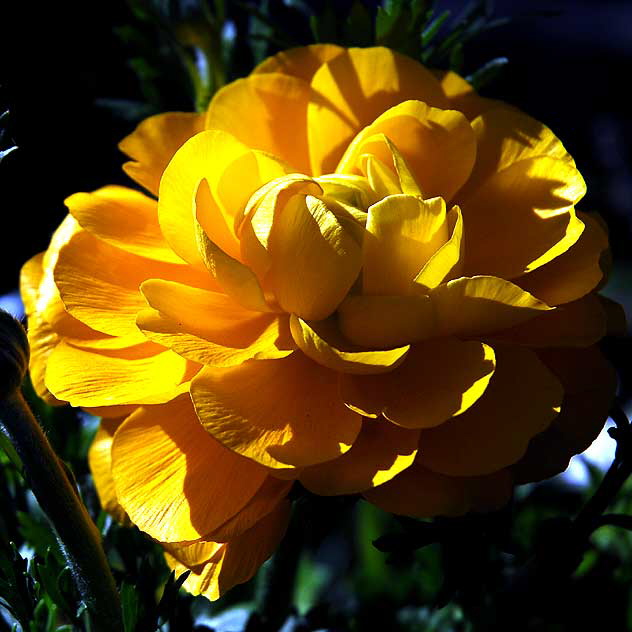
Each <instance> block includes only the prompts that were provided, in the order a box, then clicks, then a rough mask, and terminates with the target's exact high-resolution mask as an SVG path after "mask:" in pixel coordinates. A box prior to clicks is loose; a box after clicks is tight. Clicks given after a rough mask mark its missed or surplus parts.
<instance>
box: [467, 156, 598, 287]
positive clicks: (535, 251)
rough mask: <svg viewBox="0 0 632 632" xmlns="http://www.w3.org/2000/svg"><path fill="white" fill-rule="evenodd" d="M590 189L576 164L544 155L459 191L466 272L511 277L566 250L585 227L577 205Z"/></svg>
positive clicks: (516, 164)
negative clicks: (466, 191)
mask: <svg viewBox="0 0 632 632" xmlns="http://www.w3.org/2000/svg"><path fill="white" fill-rule="evenodd" d="M585 192H586V185H585V183H584V180H583V178H582V177H581V175H580V173H579V172H578V171H577V169H575V167H574V166H573V165H572V164H570V163H569V162H566V161H563V160H557V159H554V158H549V157H539V158H530V159H527V160H521V161H519V162H516V163H513V164H512V165H511V166H510V167H508V168H506V169H503V170H502V171H499V172H496V173H495V174H494V175H493V176H492V177H490V178H488V179H487V180H486V181H485V182H484V183H483V184H482V185H481V186H480V187H479V188H478V189H476V191H475V192H474V193H473V194H471V195H468V196H466V197H464V198H462V199H461V196H459V204H460V206H461V209H462V211H463V220H464V223H465V226H466V232H467V243H468V247H467V251H466V256H465V259H466V262H465V273H466V274H490V275H493V276H498V277H502V278H505V279H512V278H514V277H517V276H520V275H521V274H524V273H526V272H529V271H531V270H535V269H536V268H538V267H539V266H542V265H544V264H545V263H548V262H549V261H552V260H553V259H555V257H558V256H559V255H561V254H563V253H564V252H566V251H567V250H568V249H569V248H570V247H571V246H573V244H575V243H576V242H577V240H578V239H579V237H580V235H581V233H582V231H583V230H584V224H583V223H582V222H581V220H579V219H578V218H577V216H576V214H575V210H574V208H573V205H574V204H576V203H577V202H578V201H579V200H580V199H581V198H582V197H583V195H584V193H585Z"/></svg>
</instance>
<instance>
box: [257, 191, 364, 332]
mask: <svg viewBox="0 0 632 632" xmlns="http://www.w3.org/2000/svg"><path fill="white" fill-rule="evenodd" d="M268 250H269V253H270V258H271V268H270V272H269V279H270V286H271V288H272V290H273V292H274V295H275V297H276V300H277V301H278V303H279V305H280V306H281V307H282V308H283V309H284V310H285V311H286V312H290V313H294V314H297V315H298V316H300V317H301V318H305V319H307V320H312V319H313V320H322V319H324V318H327V317H328V316H329V315H330V314H332V313H333V312H334V310H335V309H336V307H338V305H339V304H340V302H341V301H342V299H343V298H344V297H345V295H346V294H347V292H348V291H349V288H350V287H351V286H352V285H353V283H354V281H355V280H356V278H357V277H358V274H359V272H360V266H361V264H362V251H361V250H360V246H358V244H357V242H356V241H355V239H354V237H353V233H352V232H351V231H349V230H347V229H346V228H345V225H344V224H343V223H341V222H340V221H339V220H338V218H337V217H336V215H335V214H334V213H333V212H332V211H331V210H329V209H328V208H327V206H326V205H325V204H324V202H322V201H321V200H319V199H318V198H315V197H313V196H311V195H307V196H299V195H297V196H295V197H293V198H292V199H291V200H290V201H289V202H288V204H287V205H286V206H285V208H284V209H283V212H282V213H281V214H280V215H279V216H278V218H277V219H276V220H275V222H274V224H273V226H272V231H271V233H270V241H269V247H268ZM297 253H300V255H299V256H297Z"/></svg>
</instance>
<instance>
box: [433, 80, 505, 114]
mask: <svg viewBox="0 0 632 632" xmlns="http://www.w3.org/2000/svg"><path fill="white" fill-rule="evenodd" d="M433 73H434V75H435V77H437V79H439V82H440V83H441V88H442V89H443V92H444V94H445V96H446V98H447V100H448V108H449V109H450V110H458V111H459V112H463V114H465V116H466V117H467V120H468V121H471V120H472V119H475V118H476V117H477V116H479V115H480V114H482V113H483V112H485V111H487V110H489V109H491V108H494V107H498V106H499V105H500V102H499V101H495V100H493V99H486V98H484V97H481V96H479V95H478V94H476V92H475V91H474V88H472V86H471V85H470V84H469V83H468V82H467V81H465V79H463V77H460V76H459V75H457V74H456V73H455V72H453V71H452V70H447V71H443V70H434V71H433Z"/></svg>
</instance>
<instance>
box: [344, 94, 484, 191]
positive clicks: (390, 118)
mask: <svg viewBox="0 0 632 632" xmlns="http://www.w3.org/2000/svg"><path fill="white" fill-rule="evenodd" d="M384 136H385V137H386V138H388V140H389V141H390V143H385V142H384V140H383V138H384ZM389 144H392V145H394V146H395V147H396V148H397V151H398V152H399V154H401V156H402V157H403V158H404V160H405V161H406V164H407V165H408V167H409V168H410V171H411V173H412V175H413V176H414V179H415V182H416V183H417V184H418V185H419V188H420V189H421V190H422V191H423V193H424V197H437V196H441V197H443V198H444V199H445V200H446V201H447V200H450V199H452V197H453V196H454V194H455V193H456V192H457V191H458V190H459V189H460V188H461V186H462V185H463V184H464V183H465V182H466V180H467V179H468V177H469V175H470V172H471V171H472V167H473V165H474V162H475V159H476V137H475V136H474V132H473V131H472V128H471V126H470V124H469V123H468V121H467V119H466V118H465V117H464V116H463V114H461V113H460V112H457V111H455V110H442V109H439V108H434V107H430V106H429V105H428V104H427V103H422V102H421V101H405V102H403V103H399V104H397V105H395V106H394V107H391V108H390V109H389V110H386V111H384V112H383V113H381V115H380V116H379V117H378V118H377V119H375V121H373V122H372V123H371V124H370V125H368V126H367V127H365V128H364V129H363V130H362V131H361V132H360V133H359V134H358V135H357V136H356V137H355V138H354V139H353V142H352V143H351V144H350V145H349V147H348V149H347V150H346V152H345V154H344V156H343V158H342V159H341V161H340V164H339V165H338V168H337V169H336V171H339V172H341V173H347V172H353V171H354V168H355V169H357V168H358V166H359V164H358V160H359V157H360V156H361V155H362V154H364V153H369V154H373V155H374V156H376V157H377V158H379V159H380V160H381V161H382V162H384V164H387V165H388V164H390V163H392V162H393V159H392V151H391V148H390V147H389ZM446 165H449V166H450V167H449V169H447V168H446Z"/></svg>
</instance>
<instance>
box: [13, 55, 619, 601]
mask: <svg viewBox="0 0 632 632" xmlns="http://www.w3.org/2000/svg"><path fill="white" fill-rule="evenodd" d="M121 148H122V149H123V151H125V152H126V153H127V154H128V155H129V156H130V157H131V158H132V162H129V163H127V164H126V165H125V170H126V171H127V173H128V174H129V175H130V176H131V177H132V178H134V179H135V180H136V181H137V182H138V183H139V184H141V185H142V186H144V187H145V188H146V189H147V190H148V192H149V193H150V194H153V195H155V196H157V201H156V200H155V199H154V198H153V197H150V196H147V195H144V194H142V193H139V192H137V191H134V190H132V189H128V188H124V187H115V186H108V187H105V188H102V189H99V190H98V191H95V192H93V193H78V194H75V195H73V196H71V197H70V198H68V200H67V201H66V203H67V206H68V209H69V211H70V214H69V216H68V217H67V219H66V220H65V221H64V222H63V223H62V225H61V226H60V228H59V229H58V230H57V232H56V233H55V235H54V237H53V239H52V242H51V245H50V247H49V249H48V250H47V252H46V253H44V254H43V255H38V256H37V257H35V258H34V259H32V260H31V261H29V262H28V263H27V264H26V265H25V267H24V271H23V279H22V285H23V288H22V291H23V296H24V299H25V302H26V306H27V311H28V315H29V320H30V333H29V336H30V339H31V345H32V365H31V372H32V377H33V381H34V383H35V385H36V388H37V389H38V392H40V393H41V394H42V395H43V396H44V397H46V398H47V400H48V401H52V402H54V403H55V402H57V401H61V402H70V403H71V404H72V405H75V406H81V407H84V408H86V409H88V410H90V411H93V412H95V413H96V414H99V415H102V416H103V417H104V418H105V419H104V422H103V424H102V427H101V429H100V431H99V434H98V435H97V439H96V441H95V443H94V445H93V448H92V451H91V466H92V470H93V473H94V475H95V480H96V484H97V487H98V490H99V493H100V496H101V500H102V502H103V504H104V506H105V507H106V508H107V509H108V510H110V511H112V512H115V513H117V514H118V515H119V517H122V516H124V515H125V514H126V515H127V516H128V517H129V519H130V520H131V521H132V522H133V523H135V524H136V525H138V526H139V527H140V528H141V529H143V530H144V531H146V532H147V533H148V534H149V535H151V536H152V537H153V538H155V539H156V540H158V541H160V542H162V543H164V546H165V549H166V552H167V560H168V562H169V564H170V565H171V566H172V567H173V568H177V569H179V570H181V569H184V568H192V569H193V573H192V575H191V576H190V577H189V579H188V580H187V583H186V584H185V586H186V587H187V588H188V589H189V590H190V591H192V592H195V593H198V592H201V593H204V594H206V595H207V596H209V597H210V598H216V597H217V596H218V595H219V594H221V593H222V592H224V591H225V590H227V589H228V588H230V586H232V585H234V584H235V583H238V582H240V581H245V580H246V579H248V578H249V577H250V576H252V574H253V573H254V572H255V571H256V569H257V568H258V567H259V565H260V564H261V563H262V562H263V560H264V559H265V558H266V557H267V556H269V555H270V554H271V552H272V551H273V550H274V548H275V546H276V545H277V543H278V541H279V540H280V538H281V537H282V535H283V531H284V529H285V526H286V523H287V517H288V501H287V500H286V497H287V494H288V491H289V488H290V486H291V485H292V482H293V481H294V480H299V481H300V482H301V483H302V484H303V485H304V486H305V487H306V488H307V489H309V490H311V491H313V492H315V493H317V494H323V495H334V494H351V493H361V494H363V495H364V497H365V498H366V499H367V500H369V501H370V502H372V503H375V504H376V505H377V506H379V507H382V508H383V509H386V510H388V511H392V512H395V513H398V514H404V515H409V516H417V517H427V516H435V515H457V514H462V513H465V512H467V511H471V510H485V509H490V508H495V507H498V506H500V505H502V504H503V503H504V502H506V501H507V499H508V498H509V496H510V494H511V490H512V488H513V485H514V484H516V483H521V482H525V481H529V480H536V479H538V478H543V477H546V476H549V475H551V474H553V473H556V472H559V471H561V470H562V469H563V468H564V467H565V466H566V464H567V462H568V459H569V457H570V456H571V455H572V454H575V453H577V452H579V451H581V450H583V449H584V448H585V447H587V445H588V444H589V443H590V442H591V441H592V439H593V438H594V437H595V435H596V434H597V432H598V431H599V429H600V427H601V426H602V425H603V422H604V419H605V417H606V414H607V410H608V407H609V405H610V402H611V399H612V396H613V392H614V382H615V377H614V374H613V372H612V369H611V368H610V367H609V365H608V364H607V363H606V361H605V360H604V358H603V357H602V355H601V354H600V352H599V350H598V348H597V347H596V343H597V342H598V341H599V340H600V339H601V338H602V337H603V336H604V335H605V333H606V332H607V330H608V328H609V327H612V326H616V324H617V321H618V320H619V319H620V316H619V312H618V310H617V308H616V306H614V305H612V304H610V303H608V302H607V301H605V300H604V299H602V298H600V297H599V296H597V295H596V294H595V290H596V288H598V286H599V285H600V283H602V282H603V278H604V273H603V271H602V266H603V264H604V262H605V260H606V257H607V253H608V241H607V236H606V233H605V230H604V228H603V227H602V225H601V222H600V220H599V219H598V218H597V217H596V216H594V215H590V214H586V213H582V212H579V211H576V210H575V204H576V203H577V202H578V201H579V200H580V199H581V198H582V196H583V195H584V192H585V185H584V181H583V179H582V177H581V175H580V173H579V172H578V171H577V169H576V167H575V163H574V162H573V159H572V158H571V157H570V156H569V154H568V153H567V152H566V150H565V148H564V146H563V145H562V143H561V142H560V141H559V140H558V139H557V138H556V137H555V136H554V134H553V133H552V132H551V131H550V130H549V129H548V128H547V127H545V126H544V125H542V124H541V123H539V122H537V121H535V120H533V119H532V118H530V117H528V116H527V115H525V114H523V113H522V112H520V111H518V110H516V109H515V108H512V107H509V106H507V105H505V104H503V103H500V102H496V101H491V100H488V99H483V98H481V97H479V96H477V95H476V94H475V93H474V92H473V91H472V89H471V87H470V86H469V85H468V84H467V83H466V82H465V81H464V80H463V79H461V78H460V77H458V76H457V75H455V74H454V73H451V72H448V73H437V72H431V71H429V70H427V69H426V68H424V67H423V66H421V65H420V64H418V63H417V62H415V61H413V60H411V59H408V58H406V57H403V56H401V55H398V54H396V53H394V52H392V51H390V50H387V49H384V48H369V49H348V50H347V49H343V48H339V47H337V46H333V45H318V46H310V47H307V48H300V49H295V50H290V51H287V52H285V53H280V54H279V55H277V56H275V57H273V58H271V59H268V60H266V61H265V62H264V63H263V64H261V65H260V66H259V67H258V68H257V69H256V70H255V71H254V72H253V73H252V74H251V75H250V76H249V77H247V78H245V79H241V80H238V81H235V82H234V83H232V84H230V85H228V86H226V87H225V88H223V89H222V90H220V91H219V92H218V93H217V95H216V96H215V97H214V99H213V100H212V102H211V104H210V106H209V109H208V111H207V112H206V113H205V114H200V115H198V114H184V113H168V114H162V115H159V116H155V117H151V118H149V119H147V120H146V121H144V122H143V123H141V124H140V125H139V127H138V128H137V129H136V131H135V132H134V133H133V134H131V135H130V136H129V137H128V138H126V139H125V140H124V141H123V142H122V144H121Z"/></svg>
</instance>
